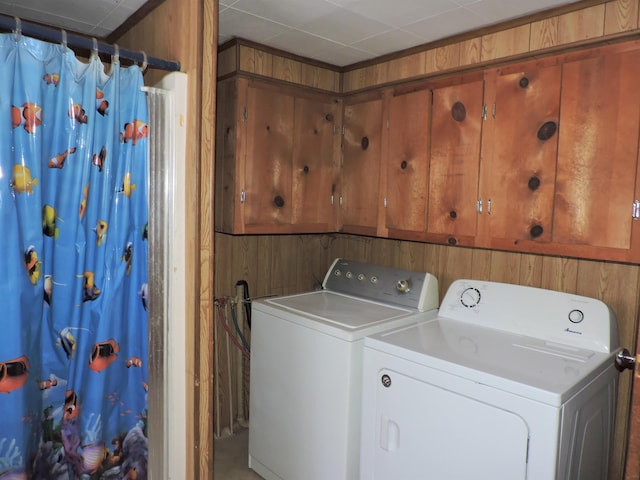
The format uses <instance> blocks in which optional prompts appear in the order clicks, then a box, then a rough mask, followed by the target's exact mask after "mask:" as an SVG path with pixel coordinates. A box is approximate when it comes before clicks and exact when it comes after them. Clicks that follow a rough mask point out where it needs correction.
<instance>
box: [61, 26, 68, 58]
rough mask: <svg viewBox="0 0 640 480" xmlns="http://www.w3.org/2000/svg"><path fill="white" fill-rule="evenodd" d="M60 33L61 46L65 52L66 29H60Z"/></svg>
mask: <svg viewBox="0 0 640 480" xmlns="http://www.w3.org/2000/svg"><path fill="white" fill-rule="evenodd" d="M60 35H61V37H62V48H63V49H64V51H65V52H66V51H67V50H68V46H67V31H66V30H65V29H62V30H60Z"/></svg>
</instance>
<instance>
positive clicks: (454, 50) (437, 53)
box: [425, 43, 461, 73]
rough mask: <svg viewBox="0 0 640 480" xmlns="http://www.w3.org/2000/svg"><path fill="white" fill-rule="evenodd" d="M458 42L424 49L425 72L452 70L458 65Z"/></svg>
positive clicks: (459, 48)
mask: <svg viewBox="0 0 640 480" xmlns="http://www.w3.org/2000/svg"><path fill="white" fill-rule="evenodd" d="M460 50H461V45H460V43H454V44H451V45H445V46H443V47H437V48H432V49H430V50H427V51H426V58H425V73H436V72H441V71H445V70H453V69H455V68H457V67H459V66H460Z"/></svg>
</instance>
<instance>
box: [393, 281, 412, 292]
mask: <svg viewBox="0 0 640 480" xmlns="http://www.w3.org/2000/svg"><path fill="white" fill-rule="evenodd" d="M396 290H397V291H398V292H400V293H409V292H410V291H411V285H410V284H409V280H398V283H396Z"/></svg>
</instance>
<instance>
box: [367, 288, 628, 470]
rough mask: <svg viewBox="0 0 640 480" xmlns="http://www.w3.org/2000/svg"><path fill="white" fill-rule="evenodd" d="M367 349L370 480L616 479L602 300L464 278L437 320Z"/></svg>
mask: <svg viewBox="0 0 640 480" xmlns="http://www.w3.org/2000/svg"><path fill="white" fill-rule="evenodd" d="M364 345H365V347H364V357H363V408H362V442H361V474H360V478H361V479H367V480H373V479H376V480H390V479H402V480H418V479H429V480H466V479H482V480H484V479H491V480H518V479H527V480H603V479H606V478H607V471H608V464H609V457H610V452H611V445H612V441H613V427H614V413H615V406H616V395H617V383H618V371H617V370H616V368H615V357H616V353H617V351H618V331H617V323H616V319H615V316H614V314H613V313H612V312H611V310H610V309H609V308H608V307H607V306H606V305H605V304H604V303H602V302H600V301H599V300H595V299H592V298H586V297H581V296H577V295H570V294H564V293H559V292H553V291H549V290H542V289H537V288H531V287H524V286H517V285H509V284H502V283H494V282H484V281H475V280H458V281H455V282H454V283H453V284H452V285H451V287H450V288H449V290H448V291H447V293H446V295H445V298H444V299H443V301H442V305H441V307H440V310H439V314H438V317H437V318H436V319H433V320H430V321H426V322H423V323H421V324H419V325H410V326H407V327H404V328H399V329H396V330H394V331H390V332H385V333H382V334H376V335H373V336H371V337H370V338H366V339H365V342H364Z"/></svg>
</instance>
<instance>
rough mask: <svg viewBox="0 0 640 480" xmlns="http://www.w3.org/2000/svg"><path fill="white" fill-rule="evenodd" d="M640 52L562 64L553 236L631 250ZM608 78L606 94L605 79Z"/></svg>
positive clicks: (639, 121)
mask: <svg viewBox="0 0 640 480" xmlns="http://www.w3.org/2000/svg"><path fill="white" fill-rule="evenodd" d="M639 75H640V51H635V52H634V51H631V52H623V53H620V54H609V55H606V56H602V57H596V58H592V59H586V60H581V61H576V62H570V63H567V64H565V65H564V66H563V86H564V88H563V91H562V115H563V121H565V122H567V124H568V125H572V128H571V129H566V130H563V131H561V134H560V139H559V146H558V171H557V179H556V194H555V196H556V201H555V204H556V207H555V213H554V223H553V237H554V241H556V242H560V243H567V244H584V245H592V246H596V247H610V248H619V249H622V250H627V249H629V248H630V247H631V235H632V224H633V222H632V221H631V220H630V218H629V208H630V205H631V204H633V201H634V199H635V198H636V197H635V191H636V175H635V173H636V164H637V160H638V134H639V130H640V90H639V89H638V88H637V87H636V85H635V84H636V83H637V78H638V76H639ZM605 84H606V85H607V88H606V93H604V92H603V91H602V85H605Z"/></svg>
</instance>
